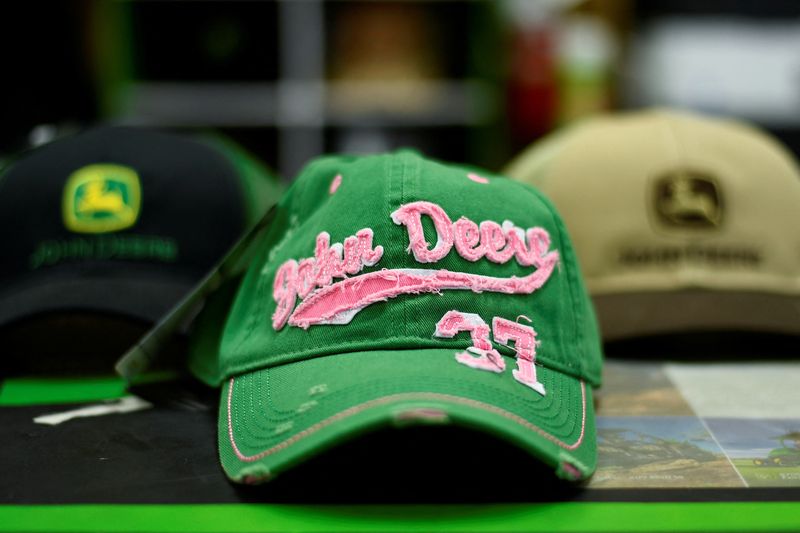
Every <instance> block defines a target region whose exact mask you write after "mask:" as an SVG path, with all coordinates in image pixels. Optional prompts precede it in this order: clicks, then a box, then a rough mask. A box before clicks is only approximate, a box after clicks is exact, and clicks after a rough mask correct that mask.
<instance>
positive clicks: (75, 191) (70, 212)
mask: <svg viewBox="0 0 800 533" xmlns="http://www.w3.org/2000/svg"><path fill="white" fill-rule="evenodd" d="M140 204H141V185H140V184H139V175H138V174H137V173H136V171H135V170H133V169H132V168H128V167H124V166H121V165H110V164H101V165H88V166H85V167H83V168H81V169H79V170H77V171H75V172H73V173H72V175H71V176H70V177H69V179H68V180H67V184H66V186H65V187H64V200H63V214H64V225H65V226H66V227H67V229H69V230H71V231H74V232H77V233H107V232H111V231H119V230H122V229H125V228H129V227H131V226H132V225H133V224H134V223H135V222H136V219H137V218H138V217H139V207H140Z"/></svg>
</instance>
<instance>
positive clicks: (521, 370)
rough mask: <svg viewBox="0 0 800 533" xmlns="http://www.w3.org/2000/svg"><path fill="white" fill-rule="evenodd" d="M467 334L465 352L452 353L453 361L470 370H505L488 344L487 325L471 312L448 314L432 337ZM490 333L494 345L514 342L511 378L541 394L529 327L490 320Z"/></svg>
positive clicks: (543, 391) (534, 349)
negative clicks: (515, 358)
mask: <svg viewBox="0 0 800 533" xmlns="http://www.w3.org/2000/svg"><path fill="white" fill-rule="evenodd" d="M462 331H469V333H470V336H471V337H472V346H470V347H469V348H467V350H466V351H465V352H459V353H457V354H456V361H458V362H459V363H461V364H463V365H467V366H468V367H470V368H476V369H478V370H486V371H488V372H497V373H501V372H503V371H504V370H505V368H506V363H505V361H504V360H503V357H502V356H501V355H500V354H499V353H498V352H497V350H495V349H494V347H493V346H492V343H491V341H489V325H488V324H487V323H486V322H484V321H483V319H482V318H481V317H480V316H478V315H476V314H475V313H462V312H461V311H448V312H447V313H445V315H444V316H443V317H442V318H441V319H440V320H439V322H438V323H437V324H436V332H435V333H434V336H435V337H440V338H448V339H450V338H453V337H455V336H456V335H457V334H458V333H459V332H462ZM492 332H493V333H494V340H495V342H497V343H498V344H502V345H503V346H507V345H508V342H509V341H514V347H515V351H516V352H517V368H516V369H514V370H513V371H512V374H513V376H514V379H516V380H517V381H519V382H520V383H522V384H523V385H527V386H528V387H530V388H532V389H533V390H535V391H536V392H538V393H539V394H541V395H543V396H544V394H545V390H544V385H542V384H541V383H540V382H538V381H537V380H536V367H535V366H534V363H535V361H536V346H537V345H538V344H539V342H538V341H537V340H536V331H534V329H533V328H532V327H530V326H526V325H525V324H519V323H517V322H511V321H510V320H506V319H505V318H500V317H497V316H496V317H494V318H493V319H492Z"/></svg>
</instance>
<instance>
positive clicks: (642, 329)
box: [505, 109, 800, 340]
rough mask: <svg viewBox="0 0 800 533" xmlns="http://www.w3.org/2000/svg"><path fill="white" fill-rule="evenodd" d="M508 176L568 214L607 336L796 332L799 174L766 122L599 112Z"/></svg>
mask: <svg viewBox="0 0 800 533" xmlns="http://www.w3.org/2000/svg"><path fill="white" fill-rule="evenodd" d="M505 173H506V174H507V175H509V176H511V177H512V178H515V179H518V180H520V181H525V182H527V183H530V184H533V185H535V186H536V187H538V188H539V189H541V190H542V191H543V192H544V193H545V194H546V195H547V196H549V197H550V198H551V199H552V200H553V202H554V203H555V205H556V207H557V208H558V210H559V211H560V213H561V215H562V217H563V218H564V220H565V222H566V225H567V229H568V230H569V232H570V235H571V236H572V239H573V242H574V244H575V248H576V250H577V255H578V258H579V261H580V264H581V267H582V270H583V273H584V276H585V279H586V282H587V285H588V289H589V292H590V293H591V295H592V298H593V301H594V303H595V307H596V309H597V313H598V318H599V320H600V325H601V328H602V331H603V337H604V338H605V339H606V340H614V339H619V338H625V337H632V336H640V335H650V334H663V333H671V332H687V331H701V330H704V331H710V330H743V331H763V332H773V333H789V334H800V171H799V170H798V166H797V162H796V161H795V160H794V158H793V157H792V155H791V154H790V152H789V151H788V150H787V149H786V148H784V147H783V146H782V145H781V144H780V143H779V142H778V141H777V140H776V139H775V138H773V137H772V136H770V135H769V134H767V133H766V132H764V131H762V130H759V129H757V128H755V127H753V126H750V125H747V124H744V123H741V122H737V121H733V120H723V119H719V118H711V117H705V116H701V115H696V114H691V113H688V112H677V111H671V110H663V109H654V110H646V111H639V112H628V113H619V114H612V115H606V116H599V117H595V118H591V119H587V120H585V121H582V122H580V123H577V124H575V125H573V126H570V127H568V128H565V129H563V130H561V131H559V132H556V133H554V134H552V135H551V136H549V137H546V138H544V139H543V140H541V141H540V142H538V143H536V144H535V145H533V146H532V147H531V148H529V149H527V150H526V151H524V152H523V153H522V154H520V155H519V156H518V157H517V158H516V159H515V160H514V161H512V162H511V164H510V165H509V166H508V167H507V168H506V169H505Z"/></svg>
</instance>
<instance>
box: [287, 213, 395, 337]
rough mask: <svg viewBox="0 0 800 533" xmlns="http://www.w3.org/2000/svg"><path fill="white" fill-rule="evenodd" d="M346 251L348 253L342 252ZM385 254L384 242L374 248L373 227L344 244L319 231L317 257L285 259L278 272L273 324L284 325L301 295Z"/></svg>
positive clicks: (358, 233)
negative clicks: (331, 242) (332, 243)
mask: <svg viewBox="0 0 800 533" xmlns="http://www.w3.org/2000/svg"><path fill="white" fill-rule="evenodd" d="M342 254H344V256H343V255H342ZM382 256H383V246H376V247H375V249H373V248H372V230H371V229H370V228H364V229H362V230H359V231H358V232H357V233H356V234H355V236H351V237H347V238H346V239H345V241H344V245H342V244H338V243H337V244H334V245H332V246H331V245H330V235H329V234H328V233H327V232H324V231H323V232H322V233H320V234H319V235H317V242H316V246H315V248H314V257H309V258H306V259H302V260H301V261H300V262H299V263H298V262H297V261H295V260H294V259H289V260H288V261H286V262H284V263H283V264H282V265H281V266H280V267H279V268H278V271H277V273H276V274H275V281H274V282H273V286H272V297H273V299H274V300H275V302H276V303H277V307H276V309H275V312H274V313H273V314H272V327H273V328H275V329H276V330H277V329H281V328H282V327H283V326H284V325H285V324H286V321H287V320H288V319H289V315H290V314H291V313H292V309H294V305H295V303H296V302H297V298H298V297H299V298H301V299H304V298H306V297H308V296H309V295H310V294H311V293H312V292H314V290H315V289H317V288H318V287H326V286H329V285H331V283H333V278H343V277H345V276H346V275H347V274H357V273H358V272H360V271H361V270H363V269H364V267H366V266H373V265H375V264H376V263H377V262H378V261H379V260H380V258H381V257H382Z"/></svg>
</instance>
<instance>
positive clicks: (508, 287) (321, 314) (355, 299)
mask: <svg viewBox="0 0 800 533" xmlns="http://www.w3.org/2000/svg"><path fill="white" fill-rule="evenodd" d="M557 262H558V254H556V253H551V254H548V255H547V256H545V258H544V261H543V262H542V264H541V265H540V266H539V268H537V269H536V271H535V272H533V273H531V274H529V275H527V276H524V277H521V278H518V277H516V276H512V277H510V278H496V277H492V276H482V275H479V274H468V273H465V272H451V271H449V270H425V269H413V268H409V269H385V270H378V271H376V272H370V273H368V274H361V275H360V276H356V277H353V278H348V279H345V280H342V281H339V282H336V283H334V284H333V285H329V286H327V287H323V288H322V289H320V290H318V291H317V292H315V293H314V294H312V295H311V296H309V297H308V298H306V299H305V300H303V302H301V303H300V305H298V306H297V308H296V309H295V310H294V312H293V313H292V315H291V316H290V317H289V324H290V325H292V326H297V327H300V328H303V329H306V328H308V327H309V326H313V325H315V324H347V323H348V322H350V320H351V319H352V318H353V316H354V315H355V314H356V313H358V311H360V310H361V309H363V308H365V307H367V306H369V305H371V304H374V303H376V302H382V301H386V300H388V299H389V298H395V297H397V296H400V295H403V294H421V293H432V292H433V293H437V292H440V291H442V290H450V289H461V290H471V291H473V292H478V293H479V292H484V291H486V292H501V293H506V294H530V293H532V292H533V291H535V290H537V289H539V288H540V287H541V286H542V285H544V283H545V282H546V281H547V280H548V279H549V277H550V274H551V273H552V272H553V267H554V266H555V264H556V263H557Z"/></svg>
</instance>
